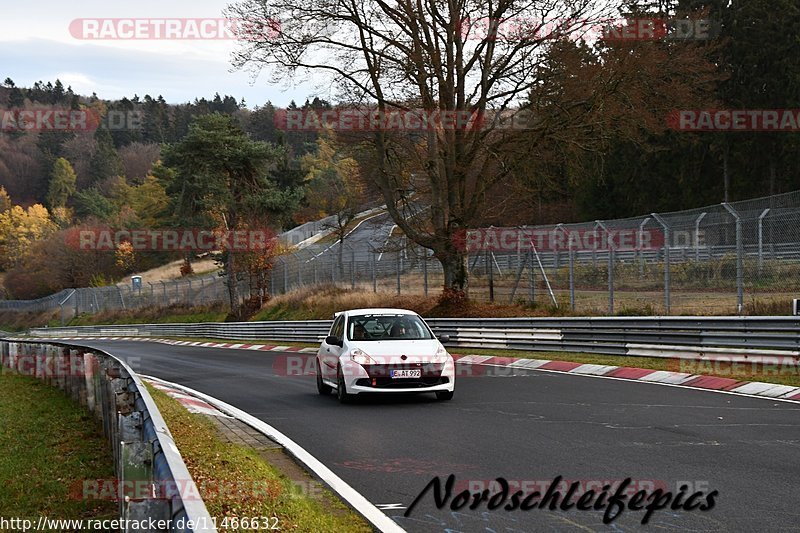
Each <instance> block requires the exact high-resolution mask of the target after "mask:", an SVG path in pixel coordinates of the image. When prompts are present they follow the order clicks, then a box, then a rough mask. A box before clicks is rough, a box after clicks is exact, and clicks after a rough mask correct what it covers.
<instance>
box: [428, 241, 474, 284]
mask: <svg viewBox="0 0 800 533" xmlns="http://www.w3.org/2000/svg"><path fill="white" fill-rule="evenodd" d="M434 255H435V256H436V258H437V259H438V260H439V262H440V263H441V264H442V271H443V272H444V289H445V290H448V291H451V292H454V293H460V294H461V295H465V292H466V290H467V280H468V272H467V254H466V252H464V251H462V250H458V249H453V248H449V249H446V250H443V251H434Z"/></svg>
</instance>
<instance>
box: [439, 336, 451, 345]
mask: <svg viewBox="0 0 800 533" xmlns="http://www.w3.org/2000/svg"><path fill="white" fill-rule="evenodd" d="M439 342H441V343H442V344H444V343H446V342H450V335H439Z"/></svg>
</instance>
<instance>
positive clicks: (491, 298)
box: [485, 250, 494, 303]
mask: <svg viewBox="0 0 800 533" xmlns="http://www.w3.org/2000/svg"><path fill="white" fill-rule="evenodd" d="M492 259H493V255H492V252H490V251H488V250H487V251H486V257H485V260H486V263H487V267H488V268H489V271H488V272H487V274H488V275H489V301H490V302H492V303H494V263H493V261H492Z"/></svg>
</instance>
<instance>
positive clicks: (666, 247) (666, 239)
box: [651, 213, 670, 315]
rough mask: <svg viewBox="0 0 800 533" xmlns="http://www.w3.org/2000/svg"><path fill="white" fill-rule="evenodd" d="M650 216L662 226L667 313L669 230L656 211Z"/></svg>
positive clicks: (668, 297) (665, 307)
mask: <svg viewBox="0 0 800 533" xmlns="http://www.w3.org/2000/svg"><path fill="white" fill-rule="evenodd" d="M651 216H652V217H653V218H654V219H655V220H656V222H658V223H659V224H661V227H662V228H664V312H665V314H667V315H669V312H670V309H669V307H670V305H669V304H670V272H669V243H670V230H669V225H668V224H667V221H666V220H664V219H663V218H662V217H661V215H659V214H658V213H652V214H651Z"/></svg>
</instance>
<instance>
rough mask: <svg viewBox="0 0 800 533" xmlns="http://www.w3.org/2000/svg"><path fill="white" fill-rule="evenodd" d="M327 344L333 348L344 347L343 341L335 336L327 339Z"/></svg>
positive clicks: (329, 336)
mask: <svg viewBox="0 0 800 533" xmlns="http://www.w3.org/2000/svg"><path fill="white" fill-rule="evenodd" d="M325 344H330V345H331V346H340V347H341V346H342V345H344V343H343V342H342V339H340V338H339V337H336V336H335V335H328V336H327V337H325Z"/></svg>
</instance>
